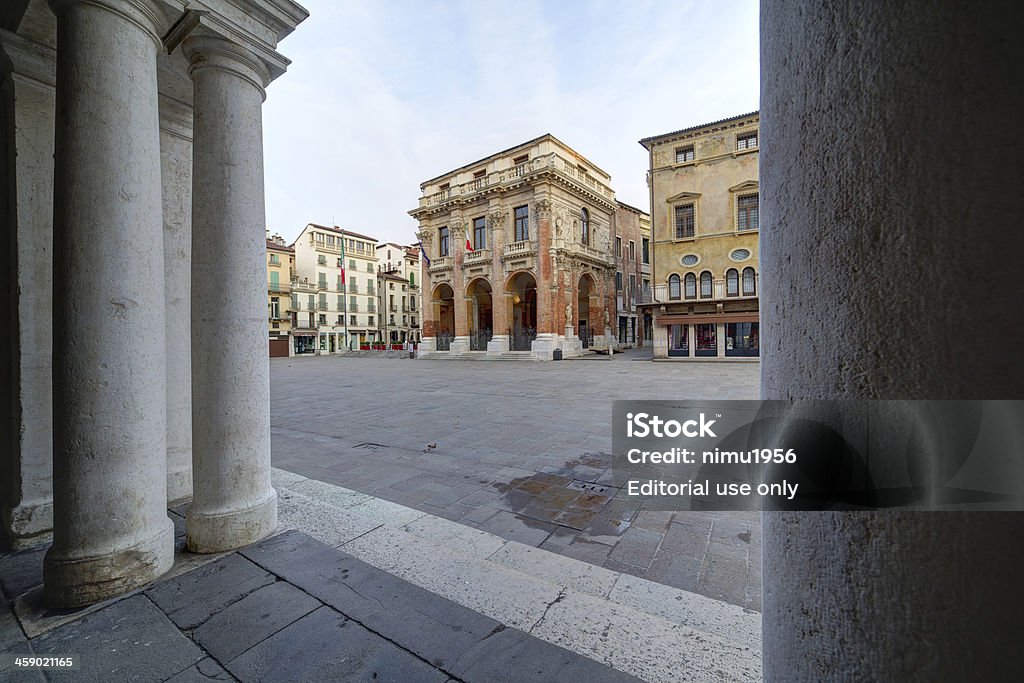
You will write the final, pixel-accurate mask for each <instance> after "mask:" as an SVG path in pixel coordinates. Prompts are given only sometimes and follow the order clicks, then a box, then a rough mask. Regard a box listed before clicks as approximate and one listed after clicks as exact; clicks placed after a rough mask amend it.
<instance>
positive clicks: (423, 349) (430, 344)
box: [418, 337, 437, 353]
mask: <svg viewBox="0 0 1024 683" xmlns="http://www.w3.org/2000/svg"><path fill="white" fill-rule="evenodd" d="M418 351H419V352H420V353H427V352H428V351H437V339H436V338H435V337H423V338H422V339H420V347H419V349H418Z"/></svg>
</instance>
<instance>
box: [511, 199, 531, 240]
mask: <svg viewBox="0 0 1024 683" xmlns="http://www.w3.org/2000/svg"><path fill="white" fill-rule="evenodd" d="M514 214H515V231H516V233H515V237H516V242H525V241H526V240H528V239H530V209H529V207H526V206H517V207H516V208H515V209H514Z"/></svg>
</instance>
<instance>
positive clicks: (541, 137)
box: [420, 133, 611, 191]
mask: <svg viewBox="0 0 1024 683" xmlns="http://www.w3.org/2000/svg"><path fill="white" fill-rule="evenodd" d="M545 139H550V140H554V141H555V142H557V143H558V144H560V145H561V146H562V147H565V148H566V149H568V150H570V151H571V152H572V153H573V154H575V155H576V158H577V160H578V161H583V162H586V163H587V164H588V165H590V166H591V167H592V168H593V169H594V170H595V171H599V172H601V173H603V174H604V175H605V176H607V177H609V178H611V175H609V174H608V173H607V172H606V171H605V170H604V169H602V168H601V167H600V166H598V165H597V164H595V163H594V162H592V161H591V160H590V159H588V158H586V157H585V156H583V155H582V154H580V153H579V152H577V151H576V150H575V149H573V148H572V147H570V146H569V145H567V144H565V143H564V142H562V141H561V140H559V139H558V138H556V137H555V136H554V135H552V134H551V133H544V135H538V136H537V137H535V138H533V139H532V140H527V141H526V142H520V143H519V144H518V145H513V146H512V147H509V148H508V149H503V150H501V151H500V152H495V153H494V154H489V155H487V156H485V157H484V158H482V159H477V160H476V161H473V162H470V163H468V164H463V165H462V166H459V167H458V168H454V169H452V170H450V171H446V172H445V173H442V174H441V175H439V176H436V177H434V178H431V179H430V180H424V181H423V182H422V183H420V190H421V191H422V190H423V189H424V188H425V187H426V186H427V185H429V184H431V183H433V182H435V181H437V180H440V179H441V178H444V177H445V176H450V175H455V174H456V173H459V172H460V171H465V170H467V169H470V168H472V167H474V166H479V165H480V164H482V163H484V162H485V161H490V160H491V159H494V158H496V157H500V156H504V155H506V154H508V153H510V152H514V151H515V150H517V149H520V148H523V147H529V146H530V145H534V144H537V143H538V142H540V141H541V140H545Z"/></svg>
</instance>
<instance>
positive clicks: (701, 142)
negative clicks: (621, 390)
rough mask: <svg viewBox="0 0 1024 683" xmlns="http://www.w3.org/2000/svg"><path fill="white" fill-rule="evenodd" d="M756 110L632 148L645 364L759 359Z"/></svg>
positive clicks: (651, 140) (646, 141)
mask: <svg viewBox="0 0 1024 683" xmlns="http://www.w3.org/2000/svg"><path fill="white" fill-rule="evenodd" d="M759 120H760V119H759V117H758V114H757V112H754V113H751V114H744V115H742V116H736V117H732V118H729V119H724V120H722V121H716V122H714V123H708V124H704V125H701V126H694V127H692V128H685V129H683V130H678V131H675V132H672V133H665V134H664V135H657V136H654V137H650V138H645V139H643V140H641V141H640V144H641V145H643V146H644V147H645V148H646V149H647V150H648V152H649V159H650V170H649V171H648V183H649V185H650V188H651V231H652V239H653V244H652V247H653V250H652V251H653V253H652V254H651V257H652V259H651V260H652V262H653V263H652V268H653V275H652V278H653V284H654V291H653V296H650V297H645V304H644V306H643V307H644V308H645V311H650V314H651V317H652V318H653V330H652V336H653V342H654V357H655V358H669V357H678V358H699V357H710V358H728V357H751V356H755V357H756V356H758V355H759V337H760V331H759V327H758V298H757V297H758V276H759V268H758V123H759Z"/></svg>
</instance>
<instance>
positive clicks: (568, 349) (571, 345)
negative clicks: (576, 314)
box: [561, 325, 583, 358]
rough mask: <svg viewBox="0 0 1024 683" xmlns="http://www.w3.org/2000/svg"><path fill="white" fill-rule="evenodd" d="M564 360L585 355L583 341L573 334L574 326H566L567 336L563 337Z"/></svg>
mask: <svg viewBox="0 0 1024 683" xmlns="http://www.w3.org/2000/svg"><path fill="white" fill-rule="evenodd" d="M561 346H562V358H573V357H575V356H582V355H583V341H582V340H580V338H579V337H577V336H576V334H575V333H574V332H573V329H572V326H570V325H566V327H565V336H564V337H562V341H561Z"/></svg>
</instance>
